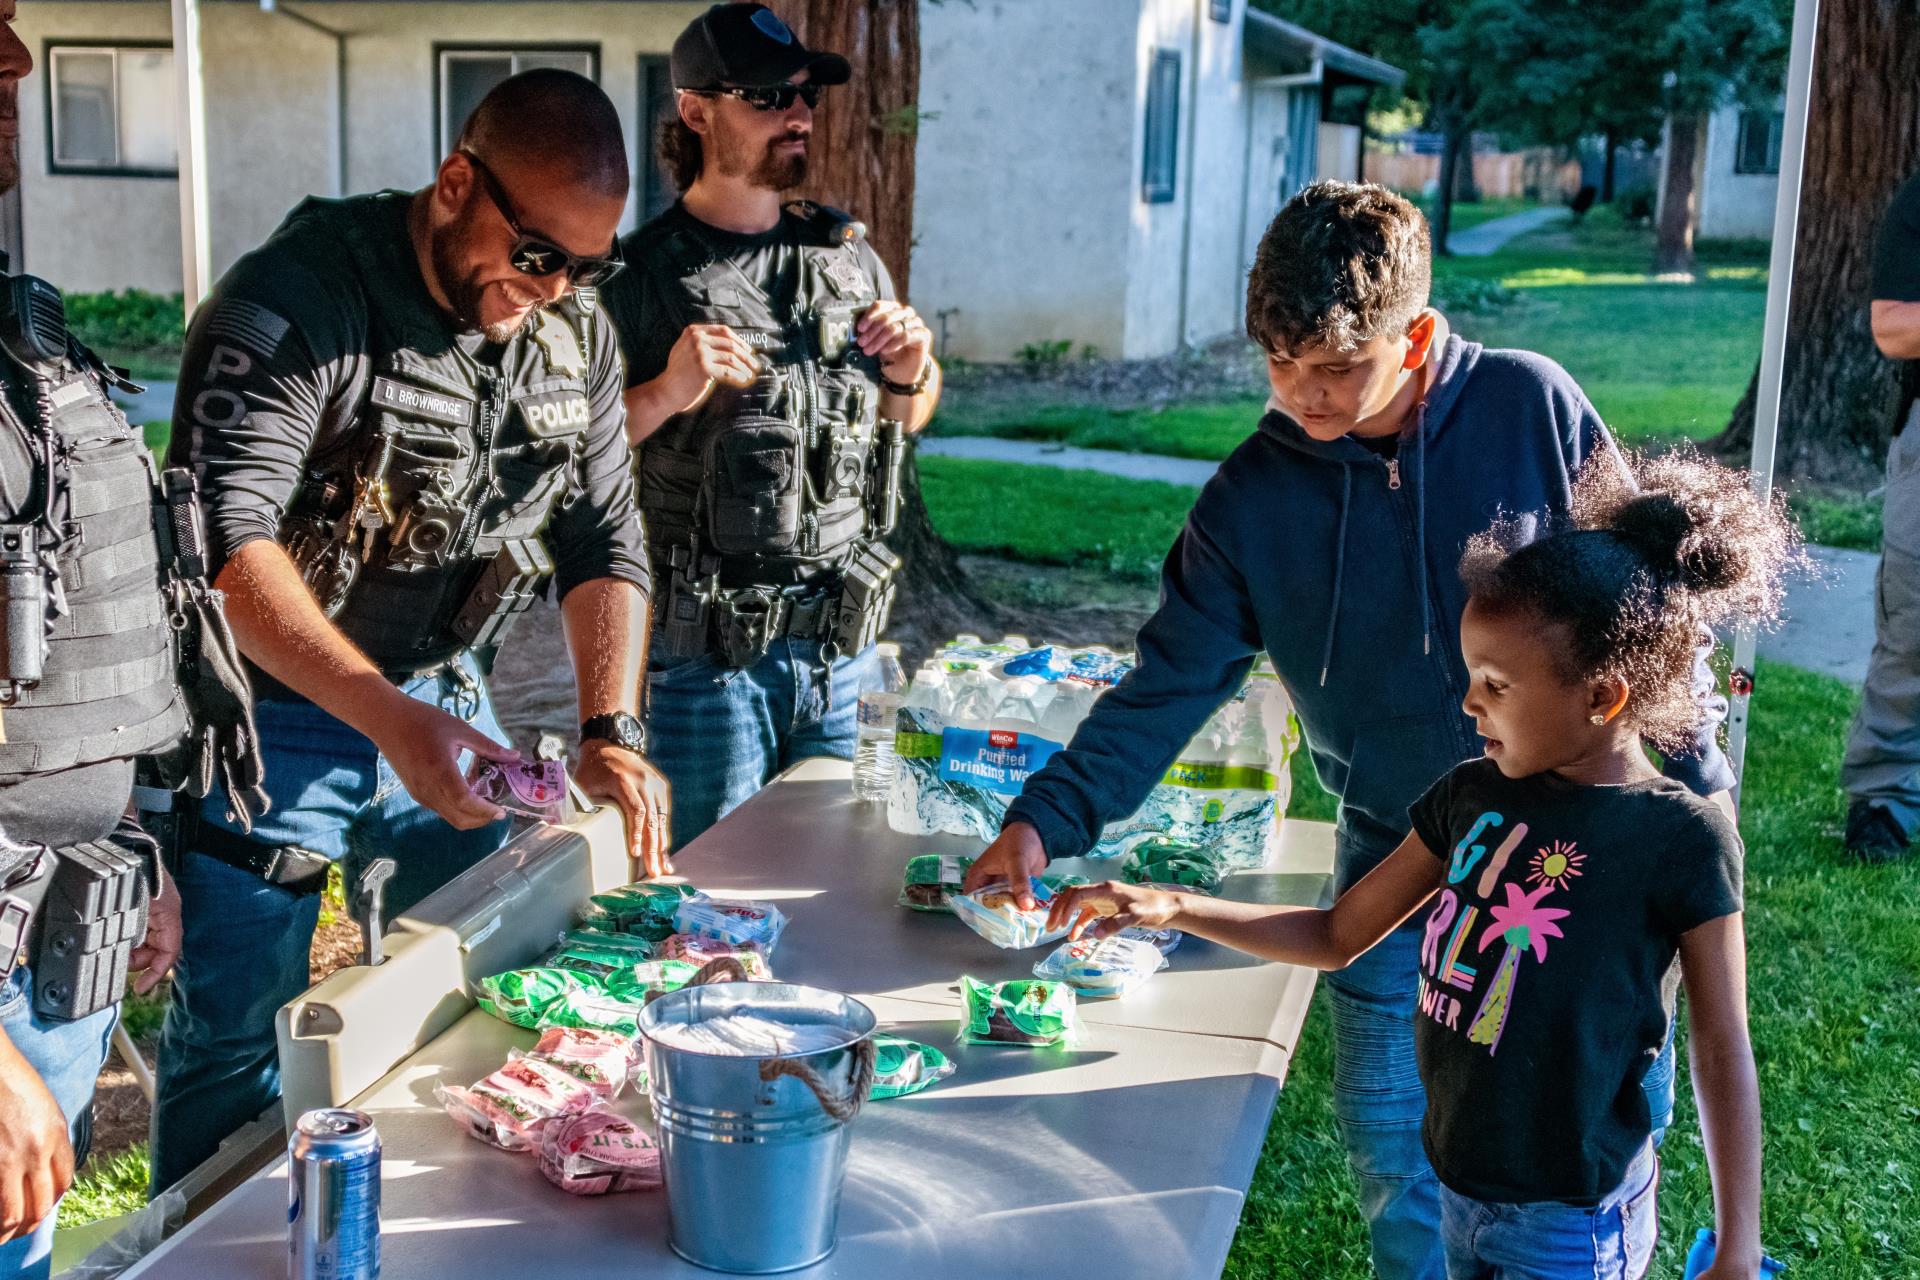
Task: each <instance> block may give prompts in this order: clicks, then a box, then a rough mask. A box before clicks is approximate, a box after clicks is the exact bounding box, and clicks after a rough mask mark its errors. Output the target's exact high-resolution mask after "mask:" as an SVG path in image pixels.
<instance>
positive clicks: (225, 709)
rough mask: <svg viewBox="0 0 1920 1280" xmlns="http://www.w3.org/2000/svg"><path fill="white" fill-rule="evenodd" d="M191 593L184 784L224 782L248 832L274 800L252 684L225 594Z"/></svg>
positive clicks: (183, 683) (205, 788) (195, 789)
mask: <svg viewBox="0 0 1920 1280" xmlns="http://www.w3.org/2000/svg"><path fill="white" fill-rule="evenodd" d="M187 596H188V606H189V608H190V610H191V616H190V625H191V629H192V630H193V631H195V632H197V643H195V644H194V645H193V646H192V649H193V652H192V653H191V654H188V655H184V656H186V657H188V658H189V659H190V660H189V661H188V662H187V663H185V664H183V666H182V669H181V672H180V688H181V692H183V693H184V694H185V695H186V698H187V715H188V720H189V728H188V730H187V743H186V746H187V753H188V754H187V761H188V772H187V777H186V787H187V790H188V792H189V793H190V794H192V795H195V796H205V795H206V794H207V793H208V792H210V791H211V790H212V789H213V784H214V783H215V782H216V781H218V782H219V783H221V784H222V785H223V786H224V787H225V788H226V792H227V803H228V805H229V806H231V808H232V816H233V819H234V821H236V822H238V823H239V824H240V829H241V830H242V831H243V832H250V831H252V830H253V820H254V819H255V818H257V817H259V816H260V815H261V814H263V813H265V812H266V811H267V806H268V805H269V804H271V803H272V801H271V800H270V799H269V798H268V796H267V793H266V792H265V791H264V790H263V789H262V787H261V784H262V783H263V782H265V781H266V772H265V768H264V766H263V764H262V761H261V758H260V733H259V730H257V729H256V728H255V727H254V723H253V688H252V686H251V685H249V684H248V683H247V670H246V667H245V666H243V665H242V664H241V661H240V647H239V646H238V645H237V644H235V643H234V640H233V630H232V628H231V627H229V626H228V625H227V611H226V607H225V603H224V601H225V597H224V595H223V593H221V592H219V591H215V590H213V589H212V588H211V587H208V586H206V585H205V584H195V585H194V587H193V588H191V589H190V590H189V591H188V593H187Z"/></svg>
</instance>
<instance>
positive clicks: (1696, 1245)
mask: <svg viewBox="0 0 1920 1280" xmlns="http://www.w3.org/2000/svg"><path fill="white" fill-rule="evenodd" d="M1718 1244H1719V1241H1718V1240H1717V1239H1715V1237H1714V1234H1713V1231H1712V1230H1711V1229H1710V1228H1707V1227H1702V1228H1700V1230H1699V1232H1698V1233H1697V1234H1696V1235H1695V1236H1694V1237H1693V1248H1691V1249H1689V1250H1687V1273H1686V1275H1685V1276H1684V1277H1683V1278H1682V1280H1694V1277H1695V1276H1697V1275H1699V1274H1700V1273H1701V1272H1702V1271H1705V1270H1706V1269H1707V1268H1708V1267H1710V1266H1712V1265H1713V1256H1714V1251H1715V1248H1716V1246H1717V1245H1718ZM1786 1269H1787V1264H1786V1263H1784V1262H1781V1261H1779V1260H1778V1259H1776V1258H1768V1257H1762V1258H1761V1259H1760V1276H1761V1280H1773V1277H1775V1276H1777V1275H1779V1274H1780V1273H1781V1272H1783V1271H1785V1270H1786Z"/></svg>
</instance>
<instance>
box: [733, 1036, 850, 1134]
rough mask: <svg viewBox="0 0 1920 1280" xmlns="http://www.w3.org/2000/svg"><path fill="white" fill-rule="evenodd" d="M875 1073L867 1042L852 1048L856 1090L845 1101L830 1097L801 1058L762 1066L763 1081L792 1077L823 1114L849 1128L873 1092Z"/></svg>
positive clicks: (825, 1084) (775, 1059)
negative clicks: (817, 1103)
mask: <svg viewBox="0 0 1920 1280" xmlns="http://www.w3.org/2000/svg"><path fill="white" fill-rule="evenodd" d="M873 1070H874V1048H873V1041H872V1040H871V1039H867V1040H862V1041H861V1042H860V1043H858V1044H856V1045H854V1046H853V1088H852V1089H850V1090H849V1091H848V1092H847V1094H846V1096H845V1097H841V1096H839V1095H837V1094H834V1093H830V1092H829V1091H828V1090H827V1083H826V1081H824V1080H822V1079H821V1078H820V1073H819V1072H818V1071H816V1070H814V1069H813V1067H812V1066H810V1065H809V1064H808V1063H807V1062H806V1061H805V1060H803V1059H800V1058H768V1059H766V1060H765V1061H763V1062H762V1063H761V1064H760V1079H761V1080H763V1081H773V1080H778V1079H779V1078H780V1077H781V1076H792V1077H793V1078H794V1079H795V1080H798V1081H799V1082H800V1083H801V1084H804V1085H805V1086H807V1088H809V1089H811V1090H812V1091H813V1096H814V1098H815V1099H816V1100H817V1101H818V1102H819V1103H820V1109H821V1110H822V1111H825V1112H826V1113H827V1114H828V1115H830V1116H832V1117H833V1118H834V1119H835V1120H837V1121H839V1122H840V1123H841V1124H846V1123H847V1122H848V1121H850V1120H852V1119H853V1118H854V1117H855V1116H857V1115H859V1114H860V1106H861V1104H862V1103H864V1102H865V1101H866V1100H867V1091H868V1090H870V1089H872V1088H873Z"/></svg>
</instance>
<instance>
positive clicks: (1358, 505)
mask: <svg viewBox="0 0 1920 1280" xmlns="http://www.w3.org/2000/svg"><path fill="white" fill-rule="evenodd" d="M1611 448H1613V440H1612V437H1611V436H1610V435H1609V434H1608V432H1607V429H1606V426H1605V424H1603V423H1602V422H1601V421H1600V416H1599V414H1598V413H1596V412H1595V411H1594V408H1593V406H1592V405H1591V404H1590V403H1588V401H1587V398H1586V396H1585V395H1584V394H1583V393H1582V392H1581V390H1580V388H1579V386H1578V385H1577V384H1576V383H1575V382H1574V380H1573V379H1572V377H1571V376H1569V375H1568V374H1567V372H1566V370H1564V369H1562V368H1561V367H1560V366H1559V365H1557V364H1555V363H1554V362H1553V361H1551V360H1549V359H1547V358H1546V357H1544V356H1539V355H1534V354H1532V353H1530V352H1525V351H1489V350H1487V349H1486V348H1484V347H1482V346H1480V345H1479V344H1478V343H1473V342H1467V341H1464V340H1462V339H1460V338H1458V337H1449V338H1448V339H1447V340H1446V343H1445V345H1444V346H1443V347H1442V348H1441V349H1440V351H1439V353H1438V365H1437V368H1436V369H1435V370H1434V372H1433V373H1432V374H1431V375H1430V382H1429V386H1428V389H1427V393H1426V396H1425V399H1424V401H1423V402H1422V407H1421V408H1420V409H1419V410H1418V411H1416V413H1415V415H1414V422H1413V425H1411V426H1410V427H1409V428H1408V430H1407V431H1406V432H1404V433H1403V434H1402V436H1401V438H1400V443H1399V449H1398V451H1397V455H1396V456H1395V457H1394V458H1393V459H1392V460H1391V461H1389V460H1388V459H1387V458H1385V457H1383V456H1381V455H1380V454H1378V453H1375V452H1373V451H1371V450H1369V449H1367V448H1366V447H1365V446H1363V445H1361V444H1358V443H1356V442H1355V441H1354V440H1352V439H1351V438H1346V437H1343V438H1341V439H1339V440H1335V441H1332V442H1331V443H1326V442H1321V441H1317V440H1314V439H1312V438H1311V437H1310V436H1308V435H1307V434H1306V433H1305V432H1304V431H1302V430H1301V429H1300V427H1299V426H1298V425H1297V424H1296V423H1294V422H1293V420H1292V419H1290V418H1288V417H1287V416H1286V415H1285V414H1282V413H1279V412H1277V411H1274V410H1269V411H1268V412H1267V414H1266V415H1265V416H1264V417H1262V418H1261V419H1260V425H1259V429H1258V430H1257V431H1256V432H1255V433H1254V434H1253V435H1252V436H1251V437H1249V438H1248V439H1247V440H1246V441H1245V442H1244V443H1243V444H1241V445H1240V447H1239V448H1237V449H1235V450H1234V451H1233V453H1232V454H1231V455H1229V456H1228V458H1227V460H1226V461H1225V462H1223V463H1222V464H1221V465H1220V470H1219V471H1218V472H1216V473H1215V474H1214V476H1213V479H1211V480H1210V481H1208V482H1207V485H1206V487H1205V488H1204V489H1202V490H1201V491H1200V499H1199V501H1198V502H1196V503H1195V504H1194V507H1193V510H1192V512H1191V513H1189V515H1188V517H1187V524H1186V528H1185V529H1184V530H1183V531H1182V532H1181V534H1180V538H1179V540H1178V541H1177V542H1176V543H1175V544H1174V547H1173V550H1172V552H1171V553H1170V554H1169V555H1168V557H1167V562H1166V567H1165V570H1164V574H1163V577H1162V580H1161V589H1160V607H1159V609H1158V610H1157V611H1156V612H1155V613H1154V615H1153V617H1151V618H1150V619H1148V620H1147V623H1146V625H1145V626H1144V627H1142V628H1141V631H1140V635H1139V639H1138V643H1137V649H1138V654H1139V665H1138V666H1137V667H1135V668H1134V670H1133V671H1132V673H1130V674H1129V675H1128V676H1127V678H1126V679H1125V680H1123V681H1121V682H1120V684H1119V685H1118V686H1117V687H1115V688H1114V689H1112V690H1111V691H1110V692H1108V693H1107V694H1106V695H1105V696H1104V697H1102V698H1101V699H1100V700H1099V702H1097V703H1095V704H1094V711H1093V714H1092V715H1090V716H1089V717H1088V718H1087V719H1086V721H1085V722H1083V723H1082V724H1081V726H1080V729H1079V731H1078V732H1077V733H1076V734H1074V737H1073V742H1072V743H1071V744H1070V746H1069V748H1068V749H1067V750H1065V751H1062V752H1061V753H1059V754H1058V755H1056V756H1054V758H1053V759H1052V761H1051V762H1050V763H1048V765H1047V766H1046V767H1045V768H1044V769H1042V770H1041V771H1040V772H1039V773H1037V774H1035V775H1034V777H1033V778H1032V779H1030V780H1029V781H1028V783H1027V785H1026V788H1025V790H1024V791H1023V792H1022V794H1021V795H1020V796H1019V797H1018V798H1017V799H1016V800H1015V801H1014V802H1013V804H1012V805H1011V806H1009V808H1008V811H1007V817H1006V820H1007V821H1008V822H1016V821H1019V822H1028V823H1031V824H1032V825H1033V826H1034V828H1035V829H1036V830H1037V831H1038V832H1039V834H1040V838H1041V841H1042V842H1043V843H1044V844H1045V846H1046V850H1047V853H1048V855H1049V856H1050V857H1056V858H1057V857H1071V856H1075V855H1078V854H1081V853H1084V852H1085V851H1086V850H1087V849H1088V848H1089V847H1091V846H1092V844H1093V842H1094V839H1095V837H1096V834H1097V833H1098V832H1099V830H1100V829H1101V827H1103V826H1104V825H1105V824H1106V823H1107V822H1109V821H1111V820H1112V819H1115V818H1119V817H1123V816H1125V815H1126V814H1128V813H1131V812H1132V811H1133V810H1134V809H1135V808H1137V807H1138V806H1139V804H1140V802H1141V801H1142V800H1144V799H1145V797H1146V794H1147V791H1148V790H1149V789H1150V788H1151V786H1152V785H1153V783H1154V782H1156V781H1157V780H1159V778H1160V777H1161V776H1162V775H1163V774H1164V773H1165V772H1166V770H1167V768H1168V767H1169V766H1170V765H1172V764H1173V762H1174V760H1175V759H1176V758H1177V757H1178V754H1179V752H1180V750H1181V748H1182V747H1184V746H1185V745H1186V743H1187V741H1188V740H1189V739H1190V738H1191V737H1192V736H1193V735H1194V734H1195V733H1197V732H1198V731H1199V729H1200V726H1201V725H1202V724H1204V723H1205V722H1206V719H1207V717H1208V716H1209V715H1211V714H1212V713H1213V711H1214V710H1215V709H1216V708H1217V707H1219V706H1220V704H1221V703H1222V702H1224V701H1225V700H1226V699H1227V698H1228V697H1229V696H1230V695H1231V694H1232V693H1233V692H1234V691H1235V690H1236V689H1238V688H1239V686H1240V684H1241V682H1242V681H1243V680H1245V679H1246V676H1247V672H1248V670H1249V669H1250V668H1251V666H1252V664H1253V661H1254V658H1255V656H1256V655H1257V654H1258V653H1259V652H1260V651H1261V650H1265V651H1266V652H1267V653H1268V654H1269V655H1271V657H1272V659H1273V664H1274V667H1275V669H1276V670H1278V672H1279V674H1280V678H1281V680H1282V681H1284V682H1285V684H1286V688H1287V692H1288V693H1289V694H1290V695H1291V696H1292V698H1293V703H1294V707H1295V709H1296V711H1297V712H1298V713H1299V716H1300V723H1301V727H1302V728H1303V729H1304V730H1305V733H1306V740H1307V745H1308V749H1309V750H1310V751H1311V752H1312V756H1313V764H1314V768H1315V770H1316V771H1317V772H1318V773H1319V775H1320V781H1321V783H1322V784H1323V785H1325V787H1326V788H1327V790H1329V791H1331V792H1332V793H1333V794H1334V796H1336V797H1337V798H1338V799H1339V801H1340V818H1339V825H1340V834H1341V837H1342V839H1341V844H1342V856H1341V859H1340V866H1339V869H1338V881H1339V888H1341V889H1344V888H1346V886H1347V885H1349V884H1351V883H1352V882H1353V881H1354V880H1356V879H1358V878H1359V877H1360V876H1361V875H1364V874H1365V873H1366V871H1368V870H1369V869H1370V868H1371V867H1372V866H1373V865H1374V864H1375V863H1377V862H1378V861H1379V860H1380V859H1382V858H1384V857H1385V856H1386V855H1387V854H1388V853H1391V852H1392V851H1393V849H1394V848H1395V847H1396V846H1397V845H1398V844H1399V843H1400V841H1401V839H1402V838H1404V837H1405V835H1406V833H1407V830H1408V820H1407V808H1408V806H1409V805H1411V804H1412V803H1413V802H1414V801H1415V800H1417V799H1419V797H1420V795H1421V794H1422V793H1423V792H1424V791H1425V790H1426V789H1427V787H1428V786H1429V785H1431V784H1432V783H1433V782H1434V781H1435V780H1436V779H1438V778H1439V777H1440V776H1441V775H1442V774H1444V773H1446V772H1447V771H1448V770H1449V769H1451V768H1453V767H1454V766H1455V765H1457V764H1459V763H1460V762H1461V761H1463V760H1467V759H1470V758H1473V757H1475V756H1478V755H1479V754H1480V753H1481V745H1482V744H1481V739H1480V737H1479V735H1477V734H1476V733H1475V732H1474V729H1473V721H1472V719H1471V718H1470V717H1468V716H1467V715H1466V713H1465V712H1463V711H1462V710H1461V709H1460V701H1461V699H1462V698H1463V697H1464V696H1465V694H1466V691H1467V671H1466V664H1465V662H1464V661H1463V660H1462V659H1461V656H1460V614H1461V611H1462V610H1463V609H1464V608H1465V607H1466V591H1465V589H1464V588H1463V587H1462V585H1461V583H1460V576H1459V573H1458V571H1457V568H1458V565H1459V561H1460V555H1461V552H1462V551H1463V550H1464V549H1465V547H1466V543H1467V539H1468V538H1469V537H1471V536H1472V535H1474V534H1476V533H1479V532H1481V531H1483V530H1485V529H1486V528H1487V527H1488V526H1489V525H1491V524H1492V523H1493V522H1494V521H1495V520H1496V519H1498V518H1500V517H1502V516H1514V515H1521V514H1525V513H1544V514H1547V515H1550V516H1559V515H1561V514H1563V513H1564V512H1565V511H1566V509H1567V502H1568V499H1569V490H1570V488H1571V484H1572V479H1573V474H1574V472H1575V471H1576V470H1578V469H1579V467H1580V464H1581V463H1582V462H1584V461H1585V460H1586V459H1587V458H1588V457H1590V456H1592V455H1593V454H1594V453H1596V452H1598V451H1601V450H1606V449H1611ZM1704 652H1705V650H1704V649H1703V660H1704ZM1710 679H1711V676H1710V675H1704V673H1703V679H1702V680H1700V681H1697V682H1696V683H1697V685H1700V686H1702V687H1701V688H1700V692H1701V695H1702V725H1701V730H1700V738H1699V742H1698V744H1697V746H1696V748H1695V749H1694V750H1693V751H1691V752H1689V753H1686V754H1684V755H1682V756H1678V757H1676V758H1675V759H1673V760H1670V761H1668V764H1667V771H1668V773H1669V774H1671V775H1672V776H1674V777H1676V778H1677V779H1678V780H1680V781H1682V782H1684V783H1686V784H1687V785H1688V786H1689V787H1691V788H1692V789H1693V790H1695V791H1697V792H1700V793H1702V794H1707V793H1710V792H1713V791H1718V790H1722V789H1724V788H1725V787H1727V786H1730V785H1731V784H1732V781H1733V775H1732V770H1731V769H1730V768H1729V767H1728V765H1727V762H1726V759H1725V757H1724V756H1723V755H1722V754H1721V753H1720V750H1719V748H1718V747H1717V746H1716V745H1715V743H1714V733H1715V730H1716V729H1717V728H1718V726H1719V722H1720V721H1721V720H1722V719H1724V718H1725V705H1726V704H1725V702H1724V701H1723V700H1720V699H1718V698H1714V697H1711V696H1709V695H1710V692H1711V686H1710V685H1709V684H1706V683H1705V681H1709V680H1710Z"/></svg>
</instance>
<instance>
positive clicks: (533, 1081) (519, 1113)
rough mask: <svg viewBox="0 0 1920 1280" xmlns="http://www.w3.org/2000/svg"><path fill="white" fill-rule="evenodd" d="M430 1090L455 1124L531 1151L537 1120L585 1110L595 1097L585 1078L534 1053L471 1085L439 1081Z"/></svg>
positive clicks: (504, 1146)
mask: <svg viewBox="0 0 1920 1280" xmlns="http://www.w3.org/2000/svg"><path fill="white" fill-rule="evenodd" d="M433 1093H434V1097H436V1098H438V1099H439V1100H440V1105H441V1106H443V1107H445V1108H446V1109H447V1114H448V1115H449V1116H452V1117H453V1120H454V1123H456V1124H458V1125H459V1126H460V1127H461V1128H463V1129H465V1130H466V1131H467V1132H468V1133H469V1134H471V1135H472V1136H473V1137H475V1138H478V1139H479V1140H480V1141H482V1142H484V1143H486V1144H488V1145H489V1146H494V1147H499V1148H500V1149H501V1150H502V1151H531V1150H532V1149H533V1148H534V1147H536V1146H538V1145H539V1143H540V1126H541V1125H543V1124H545V1123H547V1121H549V1120H552V1119H553V1118H554V1117H556V1116H563V1115H568V1114H571V1113H572V1112H575V1111H585V1110H586V1109H587V1108H588V1107H591V1106H593V1105H594V1101H595V1099H596V1097H597V1095H596V1094H595V1093H594V1091H593V1089H592V1088H590V1087H589V1086H588V1085H587V1084H585V1083H584V1082H583V1081H580V1080H578V1079H575V1078H574V1077H573V1076H571V1075H569V1074H567V1073H566V1072H565V1071H562V1070H561V1069H560V1068H559V1067H556V1066H553V1065H552V1064H551V1063H547V1062H543V1061H541V1060H540V1059H539V1058H532V1057H518V1058H514V1059H512V1060H511V1061H509V1062H508V1063H507V1065H506V1066H504V1067H501V1068H500V1069H499V1070H498V1071H496V1072H494V1073H493V1074H492V1075H490V1076H488V1077H487V1078H486V1079H484V1080H481V1081H478V1082H477V1083H475V1084H474V1085H473V1086H472V1087H471V1088H466V1089H463V1088H461V1087H460V1086H458V1085H441V1086H439V1087H437V1088H436V1089H435V1090H434V1091H433Z"/></svg>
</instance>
